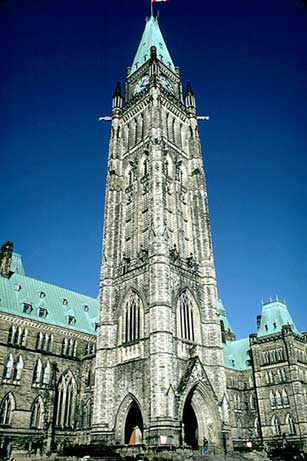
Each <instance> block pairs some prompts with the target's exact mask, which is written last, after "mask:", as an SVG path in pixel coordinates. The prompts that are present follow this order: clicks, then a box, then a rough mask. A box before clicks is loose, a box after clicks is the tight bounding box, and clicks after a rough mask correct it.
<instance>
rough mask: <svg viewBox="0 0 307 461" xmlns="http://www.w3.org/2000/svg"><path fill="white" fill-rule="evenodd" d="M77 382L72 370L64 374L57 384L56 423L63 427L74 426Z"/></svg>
mask: <svg viewBox="0 0 307 461" xmlns="http://www.w3.org/2000/svg"><path fill="white" fill-rule="evenodd" d="M76 399H77V384H76V380H75V378H74V375H73V374H72V372H71V371H70V370H67V371H66V372H64V373H63V374H62V376H61V377H60V379H59V381H58V385H57V402H56V425H57V426H60V427H62V428H73V427H74V424H75V408H76Z"/></svg>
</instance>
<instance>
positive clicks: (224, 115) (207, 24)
mask: <svg viewBox="0 0 307 461" xmlns="http://www.w3.org/2000/svg"><path fill="white" fill-rule="evenodd" d="M148 10H149V0H129V1H128V0H120V1H117V2H114V1H113V2H112V1H105V0H91V1H90V2H85V1H81V0H74V1H71V0H67V1H64V0H61V1H60V0H53V1H51V0H42V1H40V2H36V1H30V0H28V1H26V0H2V1H1V2H0V17H1V28H0V42H1V44H2V52H1V54H2V56H1V64H0V66H1V70H0V107H1V111H0V117H1V123H0V153H1V199H2V200H1V205H0V207H1V209H0V212H1V215H0V216H1V226H0V241H1V242H4V241H6V240H8V239H9V240H12V241H13V242H14V244H15V250H16V251H17V252H19V253H22V254H23V259H24V265H25V268H26V271H27V274H28V275H30V276H32V277H35V278H38V279H42V280H45V281H48V282H51V283H55V284H58V285H60V286H64V287H66V288H70V289H72V290H76V291H79V292H81V293H85V294H88V295H91V296H96V295H97V292H98V285H99V266H100V259H101V234H102V224H103V203H104V183H105V174H106V161H107V153H108V137H109V126H108V124H103V123H98V122H97V117H98V116H100V115H108V114H110V110H111V96H112V93H113V91H114V87H115V84H116V81H117V80H121V82H123V81H124V78H125V72H126V67H127V66H128V65H131V63H132V60H133V57H134V53H135V52H136V49H137V46H138V43H139V40H140V38H141V34H142V32H143V28H144V18H145V16H146V14H147V13H148ZM159 10H160V18H159V22H160V27H161V30H162V33H163V35H164V38H165V40H166V43H167V45H168V48H169V51H170V54H171V56H172V59H173V61H174V63H175V65H178V66H179V67H180V68H181V73H182V79H183V80H184V81H186V80H191V82H192V86H193V89H194V92H195V94H196V100H197V109H198V114H199V115H205V114H206V115H207V114H208V115H210V121H209V122H206V123H203V124H201V127H200V131H201V137H202V146H203V153H204V161H205V169H206V176H207V184H208V193H209V207H210V213H211V225H212V234H213V244H214V254H215V261H216V269H217V277H218V288H219V293H220V296H221V297H222V298H223V300H224V304H225V306H226V307H227V309H228V313H229V317H230V321H231V323H232V324H233V327H234V329H235V331H236V333H237V335H238V337H243V336H244V335H246V334H248V333H250V332H252V331H255V325H256V321H255V318H256V315H257V314H258V313H259V312H260V309H261V300H262V299H264V300H268V299H269V298H270V296H271V297H275V295H276V294H277V295H279V296H280V297H281V298H282V299H286V301H287V304H288V307H289V309H290V311H291V313H292V315H293V317H294V319H295V321H296V324H297V327H298V329H300V330H305V331H306V330H307V321H306V313H305V312H306V309H307V258H306V254H307V243H306V235H307V233H306V230H307V211H306V202H307V184H306V176H307V161H306V154H307V57H306V49H307V7H306V4H305V3H304V1H303V0H282V1H279V2H276V0H259V1H257V2H251V1H247V0H244V1H243V0H236V1H230V0H220V1H219V2H215V1H213V0H201V1H200V0H190V1H189V2H186V1H183V0H173V1H172V2H171V3H170V4H165V5H164V4H162V5H161V6H159Z"/></svg>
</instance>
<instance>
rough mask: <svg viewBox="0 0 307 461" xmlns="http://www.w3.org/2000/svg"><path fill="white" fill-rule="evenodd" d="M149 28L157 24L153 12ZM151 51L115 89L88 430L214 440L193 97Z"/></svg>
mask: <svg viewBox="0 0 307 461" xmlns="http://www.w3.org/2000/svg"><path fill="white" fill-rule="evenodd" d="M149 28H151V29H153V30H154V32H155V34H156V36H159V34H161V33H160V31H159V26H158V23H157V20H156V18H153V17H151V18H150V19H149V20H148V22H147V24H146V29H145V35H146V30H147V29H149ZM142 40H143V41H144V43H145V42H146V44H147V45H148V41H150V35H149V32H148V37H147V39H144V38H143V39H142ZM160 42H161V43H162V39H161V40H160ZM158 52H159V50H157V47H155V46H154V44H153V46H152V47H151V48H150V56H148V59H147V61H146V62H145V63H144V64H143V65H142V66H141V67H139V68H138V69H136V70H135V71H133V70H132V71H130V73H129V74H128V76H127V79H126V84H125V94H124V97H122V96H121V94H120V90H119V87H117V89H116V92H115V94H114V98H113V113H112V129H111V140H110V151H109V161H108V175H107V187H106V201H105V220H104V223H105V224H104V241H103V248H104V255H103V263H102V271H101V295H100V320H99V325H98V330H97V333H98V338H97V361H96V379H97V381H96V386H95V397H94V420H93V438H94V439H95V440H108V441H115V442H118V443H128V442H129V439H130V436H131V433H132V431H133V427H134V426H139V427H140V429H141V432H142V438H143V442H144V443H146V444H147V445H152V446H157V445H163V444H166V445H172V446H173V445H175V446H178V445H180V444H182V443H184V442H186V443H189V444H192V445H195V446H196V445H198V444H199V443H201V441H202V438H203V437H204V436H205V434H210V438H211V444H212V445H214V446H216V447H222V444H223V437H225V436H227V428H228V421H227V414H226V412H225V411H224V395H225V391H226V378H225V370H224V364H223V345H222V339H221V330H220V320H219V314H218V309H217V305H218V299H217V289H216V278H215V268H214V260H213V253H212V245H211V235H210V225H209V213H208V203H207V191H206V185H205V178H204V169H203V161H202V154H201V148H200V140H199V133H198V127H197V117H196V111H195V98H194V95H193V93H192V90H191V86H190V85H189V86H188V87H187V91H186V93H185V95H183V90H182V82H181V80H180V75H179V71H178V70H177V71H176V72H173V71H171V70H170V68H169V67H170V66H168V65H166V64H163V62H162V61H161V60H160V59H159V58H158V55H157V54H158ZM123 99H124V100H125V104H124V105H123ZM190 420H191V421H192V420H193V424H194V423H195V424H196V420H197V427H196V426H195V428H194V430H193V431H192V430H191V429H190V422H191V421H190ZM127 421H128V422H127ZM128 423H129V424H128ZM185 423H186V428H185V427H184V424H185Z"/></svg>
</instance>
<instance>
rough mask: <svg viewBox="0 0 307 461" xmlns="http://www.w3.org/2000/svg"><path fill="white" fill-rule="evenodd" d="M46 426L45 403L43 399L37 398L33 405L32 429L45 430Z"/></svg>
mask: <svg viewBox="0 0 307 461" xmlns="http://www.w3.org/2000/svg"><path fill="white" fill-rule="evenodd" d="M43 425H44V403H43V400H42V398H41V397H37V399H35V400H34V402H33V405H32V413H31V422H30V427H31V428H32V429H43Z"/></svg>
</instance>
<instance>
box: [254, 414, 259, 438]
mask: <svg viewBox="0 0 307 461" xmlns="http://www.w3.org/2000/svg"><path fill="white" fill-rule="evenodd" d="M254 428H255V435H256V437H260V425H259V419H258V418H255V421H254Z"/></svg>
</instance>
